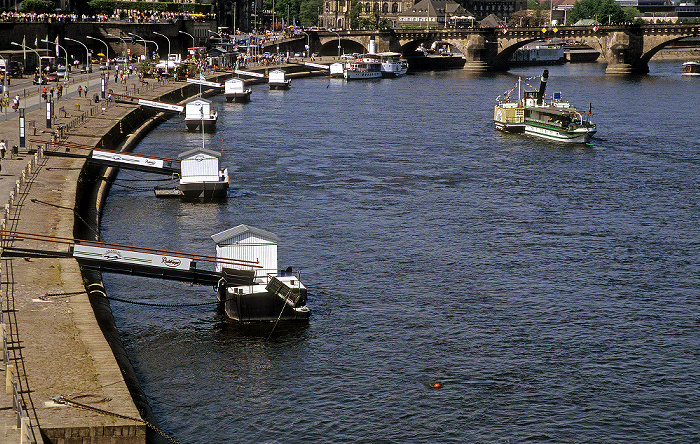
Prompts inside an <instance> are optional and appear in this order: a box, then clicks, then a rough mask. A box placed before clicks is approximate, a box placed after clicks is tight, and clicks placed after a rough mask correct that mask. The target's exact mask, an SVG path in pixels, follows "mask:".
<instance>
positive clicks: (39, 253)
mask: <svg viewBox="0 0 700 444" xmlns="http://www.w3.org/2000/svg"><path fill="white" fill-rule="evenodd" d="M0 237H2V241H3V242H2V243H3V245H7V243H8V241H13V240H21V241H23V243H27V242H31V241H34V242H33V245H36V248H17V247H12V246H4V247H3V248H2V257H40V258H47V257H53V258H71V257H72V258H74V259H76V260H77V261H78V262H79V263H80V266H81V268H83V269H89V270H97V271H100V272H108V273H120V274H130V275H133V276H143V277H149V278H157V279H166V280H172V281H180V282H188V283H192V284H199V285H212V286H215V285H217V284H225V285H228V286H235V285H251V284H252V276H253V274H254V273H236V274H232V273H223V272H217V271H212V270H206V269H200V268H199V267H198V263H200V262H201V263H205V264H212V265H215V264H221V265H222V266H223V267H233V266H237V267H246V268H250V269H255V268H262V265H260V264H259V263H258V262H257V261H256V262H253V261H245V260H236V259H225V258H217V257H215V256H206V255H201V254H193V253H183V252H178V251H170V250H159V249H155V248H146V247H137V246H132V245H122V244H115V243H109V242H98V241H88V240H82V239H71V238H65V237H58V236H48V235H43V234H36V233H26V232H19V231H10V230H0Z"/></svg>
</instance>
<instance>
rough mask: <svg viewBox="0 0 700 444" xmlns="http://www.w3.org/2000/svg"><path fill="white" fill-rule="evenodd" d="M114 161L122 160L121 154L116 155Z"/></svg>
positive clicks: (113, 157)
mask: <svg viewBox="0 0 700 444" xmlns="http://www.w3.org/2000/svg"><path fill="white" fill-rule="evenodd" d="M112 159H114V160H122V156H120V155H119V154H115V155H113V156H112Z"/></svg>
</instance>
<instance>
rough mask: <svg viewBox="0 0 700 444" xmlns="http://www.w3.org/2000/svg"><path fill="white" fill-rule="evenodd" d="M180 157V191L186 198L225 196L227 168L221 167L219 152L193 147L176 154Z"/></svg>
mask: <svg viewBox="0 0 700 444" xmlns="http://www.w3.org/2000/svg"><path fill="white" fill-rule="evenodd" d="M178 158H179V159H180V191H182V195H183V197H185V198H186V199H218V198H224V197H226V192H227V190H228V186H229V182H228V180H229V179H228V169H226V168H224V169H221V167H220V159H221V153H217V152H216V151H212V150H208V149H206V148H195V149H192V150H189V151H185V152H184V153H180V154H179V155H178Z"/></svg>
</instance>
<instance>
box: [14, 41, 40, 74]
mask: <svg viewBox="0 0 700 444" xmlns="http://www.w3.org/2000/svg"><path fill="white" fill-rule="evenodd" d="M10 45H16V46H21V47H22V48H24V49H28V50H30V51H34V52H35V53H36V58H37V59H38V60H39V79H41V55H40V54H39V51H37V50H36V49H32V48H30V47H29V46H27V45H24V44H22V43H17V42H10Z"/></svg>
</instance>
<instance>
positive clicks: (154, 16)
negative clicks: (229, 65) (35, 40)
mask: <svg viewBox="0 0 700 444" xmlns="http://www.w3.org/2000/svg"><path fill="white" fill-rule="evenodd" d="M200 19H205V20H215V19H216V14H191V13H186V12H156V11H149V12H139V11H131V12H123V13H121V14H116V13H115V14H112V15H107V14H93V15H88V14H76V13H71V14H57V13H52V14H47V13H36V12H15V11H5V12H2V13H0V21H3V22H25V23H26V22H44V23H61V22H63V23H67V22H117V21H122V22H123V21H126V22H129V23H175V22H176V21H178V20H200Z"/></svg>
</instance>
